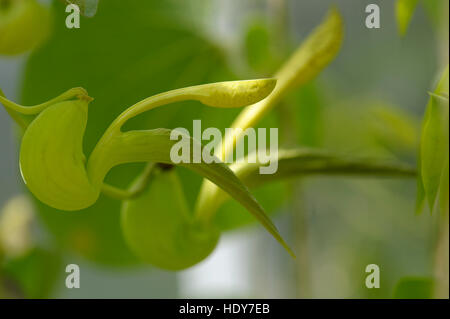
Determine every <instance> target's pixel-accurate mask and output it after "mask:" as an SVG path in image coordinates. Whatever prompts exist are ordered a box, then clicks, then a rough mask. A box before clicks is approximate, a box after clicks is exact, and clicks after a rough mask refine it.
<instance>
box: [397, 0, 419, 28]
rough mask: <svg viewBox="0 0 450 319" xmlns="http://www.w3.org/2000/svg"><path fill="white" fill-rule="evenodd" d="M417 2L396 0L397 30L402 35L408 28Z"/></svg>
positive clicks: (415, 0) (414, 0)
mask: <svg viewBox="0 0 450 319" xmlns="http://www.w3.org/2000/svg"><path fill="white" fill-rule="evenodd" d="M417 3H418V0H397V2H396V7H395V13H396V15H397V24H398V31H399V33H400V34H401V35H404V34H405V33H406V31H407V30H408V26H409V23H410V21H411V19H412V17H413V14H414V11H415V9H416V6H417Z"/></svg>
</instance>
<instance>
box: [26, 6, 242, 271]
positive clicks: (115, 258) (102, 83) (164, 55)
mask: <svg viewBox="0 0 450 319" xmlns="http://www.w3.org/2000/svg"><path fill="white" fill-rule="evenodd" d="M164 5H165V2H164V3H162V2H159V1H142V0H127V1H122V0H107V1H102V2H101V10H99V11H98V13H97V15H96V16H95V19H86V20H85V21H83V26H82V27H81V28H80V29H79V30H77V31H76V32H73V30H69V29H67V28H56V29H55V32H54V33H53V35H52V37H51V38H50V39H49V42H48V43H47V44H46V46H45V47H43V48H42V49H41V50H39V51H36V52H34V53H33V54H32V55H31V57H30V59H29V60H28V62H27V65H26V68H25V75H24V84H23V90H22V101H21V102H22V103H21V104H25V105H34V104H36V103H37V102H40V101H46V100H48V99H49V98H51V97H54V96H57V95H58V94H60V93H61V92H64V91H65V90H67V89H68V88H71V87H77V86H83V87H85V88H86V89H87V90H88V91H89V94H91V95H92V96H93V97H94V98H95V100H94V101H93V102H92V103H91V107H90V110H89V116H88V123H87V127H86V132H85V135H84V139H83V143H84V153H85V154H86V156H89V154H90V153H91V151H92V149H93V148H94V146H95V145H96V143H97V142H98V140H99V138H100V137H101V136H102V134H103V133H104V131H105V129H106V128H107V127H108V125H109V124H110V123H111V122H112V121H113V120H114V119H115V118H116V116H118V115H119V114H120V113H121V112H122V111H124V110H125V109H126V108H127V107H128V106H130V105H132V104H134V103H135V102H137V101H140V100H142V99H143V98H146V97H148V96H152V95H154V94H157V93H161V92H164V91H168V90H171V89H175V88H179V87H185V86H190V85H196V84H203V83H208V82H215V81H220V80H230V79H232V78H233V77H232V76H231V75H230V72H229V71H228V69H227V67H226V64H225V60H224V57H223V54H222V52H221V51H220V50H218V49H217V48H216V47H215V46H213V45H211V43H209V42H208V41H206V40H205V39H204V38H202V37H200V36H198V35H197V34H195V33H194V32H192V31H191V30H189V29H187V28H186V27H185V26H183V25H180V22H179V19H176V18H174V17H173V16H171V15H170V13H169V12H168V11H165V10H163V8H162V7H163V6H164ZM54 6H55V8H54V13H55V24H56V25H64V21H65V19H66V16H67V13H65V12H64V6H65V4H64V3H62V2H59V1H56V2H54ZM178 7H179V9H180V10H182V8H183V3H179V4H178ZM163 11H164V12H163ZM118 21H121V22H120V23H119V22H118ZM135 30H145V33H146V35H147V36H146V38H145V39H143V38H140V37H135V36H130V35H132V34H133V33H134V32H135ZM99 39H101V41H99ZM44 75H45V76H44ZM204 109H205V107H204V106H202V105H201V104H200V103H199V102H181V103H177V104H174V105H171V106H170V107H167V108H160V109H156V110H153V111H152V112H149V113H146V114H141V115H139V116H138V117H136V118H134V119H132V120H130V121H129V122H128V123H126V127H125V129H140V128H149V127H151V128H156V127H166V128H176V127H192V119H196V118H200V117H201V115H202V113H203V112H204ZM233 111H234V113H235V112H236V111H238V110H230V113H232V112H233ZM213 112H214V111H211V113H213ZM221 112H223V113H226V114H227V116H228V114H229V113H227V111H226V110H223V111H222V110H216V113H219V114H223V113H221ZM216 116H217V115H216ZM222 116H223V115H222ZM218 125H220V123H219V124H218ZM218 127H220V126H218ZM143 166H144V165H143V164H128V165H125V166H120V167H116V168H114V169H113V170H112V171H111V172H110V173H109V174H108V176H107V177H106V182H107V183H109V184H112V185H115V186H118V187H121V188H126V187H127V186H128V185H129V184H130V182H131V181H132V180H133V179H134V178H135V177H136V176H137V175H138V174H139V173H140V172H141V170H142V168H143ZM195 175H196V174H195ZM192 178H193V177H191V176H190V177H189V179H186V180H185V181H184V182H185V184H188V185H190V186H191V185H192ZM192 201H193V200H192ZM35 205H36V207H37V210H38V212H39V215H40V217H41V218H42V220H43V222H44V225H45V226H47V228H48V230H49V231H50V232H51V234H52V235H53V237H55V239H56V242H57V243H58V245H60V246H61V247H62V248H64V249H66V250H69V251H71V252H76V253H77V254H79V255H82V256H84V257H86V258H88V259H89V260H92V261H95V262H98V263H102V264H108V265H129V264H136V263H137V262H138V260H137V259H136V257H135V256H134V255H133V254H132V253H131V252H130V250H129V248H128V247H127V245H126V243H125V241H124V239H123V235H122V230H121V228H120V205H121V202H120V201H118V200H114V199H110V198H108V197H106V196H103V195H101V196H100V198H99V200H98V201H97V202H96V203H95V205H93V206H91V207H89V208H87V209H84V210H81V211H76V212H62V211H59V210H56V209H53V208H50V207H48V206H46V205H44V204H42V203H41V202H40V201H38V200H35ZM192 205H193V204H192Z"/></svg>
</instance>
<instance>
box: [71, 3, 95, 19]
mask: <svg viewBox="0 0 450 319" xmlns="http://www.w3.org/2000/svg"><path fill="white" fill-rule="evenodd" d="M65 1H66V2H67V3H71V4H76V5H77V6H78V7H79V8H80V13H81V14H82V15H84V16H86V17H93V16H94V15H95V14H96V13H97V7H98V0H65Z"/></svg>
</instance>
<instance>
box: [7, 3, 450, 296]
mask: <svg viewBox="0 0 450 319" xmlns="http://www.w3.org/2000/svg"><path fill="white" fill-rule="evenodd" d="M50 2H52V1H50ZM431 2H433V3H434V6H433V5H429V4H428V5H427V6H419V7H418V8H417V10H416V11H415V13H414V17H413V19H412V21H411V24H410V27H409V29H408V32H407V33H406V35H404V36H400V35H399V34H398V32H397V25H396V17H395V10H394V7H395V4H394V2H393V1H392V2H391V1H359V0H353V1H348V0H341V1H320V2H319V1H312V0H309V1H306V0H239V1H237V0H192V1H181V0H178V1H177V0H165V1H161V0H160V1H138V0H129V1H120V0H100V2H99V7H98V12H97V14H96V15H95V16H94V17H92V18H84V17H83V18H82V20H81V28H80V29H72V30H69V29H67V28H65V26H64V20H65V18H66V16H67V13H65V12H64V4H63V3H61V2H60V1H53V2H52V4H51V6H52V10H53V13H54V27H53V31H52V35H51V37H50V39H49V40H48V42H47V43H46V44H44V45H43V46H42V47H41V48H39V49H37V50H36V51H35V52H33V53H31V54H28V55H25V56H20V57H15V58H5V57H1V56H0V87H1V88H2V89H3V91H4V92H5V94H6V96H7V97H8V98H10V99H11V100H14V101H18V102H20V103H21V104H25V105H32V104H37V103H40V102H42V101H45V100H48V99H49V98H51V97H53V96H56V95H57V94H59V93H61V92H63V91H65V90H67V89H68V88H71V87H75V86H82V87H84V88H86V89H87V90H88V92H89V94H90V96H92V97H94V98H95V101H94V102H93V103H92V104H91V107H90V113H89V122H88V128H87V132H86V135H85V141H84V142H85V145H84V146H85V152H86V153H87V154H89V152H90V151H91V150H92V148H93V147H94V145H95V142H96V141H97V140H98V138H99V137H100V136H101V134H102V132H103V131H104V130H105V128H106V127H107V125H108V124H109V123H110V122H111V121H112V120H113V119H114V118H115V117H116V116H117V115H118V114H119V113H120V112H121V111H122V110H123V109H124V108H126V107H128V106H129V105H131V104H133V103H134V102H136V101H139V100H141V99H143V98H145V97H147V96H150V95H153V94H156V93H159V92H163V91H167V90H170V89H175V88H178V87H183V86H189V85H195V84H201V83H207V82H213V81H225V80H232V79H247V78H257V77H265V76H270V75H271V74H273V73H274V72H275V71H276V70H277V68H278V67H279V66H280V65H281V63H282V62H283V61H284V60H285V59H286V58H287V57H289V55H290V53H292V52H293V51H294V50H295V48H296V47H298V45H299V44H300V43H301V42H302V40H303V39H304V38H305V37H306V35H307V34H308V33H309V32H310V31H311V30H312V28H313V27H315V26H316V25H318V24H319V23H320V21H322V19H323V17H324V15H325V14H326V12H327V10H328V8H329V7H330V5H331V4H334V5H335V6H336V7H337V8H338V9H339V11H340V12H341V13H342V15H343V19H344V22H345V39H344V43H343V47H342V49H341V51H340V53H339V55H338V57H337V58H336V59H335V61H333V62H332V63H331V65H330V66H329V67H327V68H326V69H325V71H324V72H323V73H321V74H320V75H319V76H318V77H317V78H316V79H315V80H313V81H311V82H309V83H307V84H306V85H304V86H303V87H301V88H298V89H296V90H294V91H293V92H292V93H291V94H289V95H288V96H287V97H286V98H285V99H284V101H283V103H282V105H280V107H278V108H276V109H275V110H274V111H272V112H271V113H270V115H269V116H268V117H266V118H265V119H264V121H263V122H262V123H261V126H263V127H264V126H266V127H269V126H272V127H273V126H277V127H279V128H280V132H281V137H280V138H281V140H280V141H281V143H282V144H284V145H293V144H295V145H304V146H313V147H321V148H328V149H333V150H337V151H340V152H344V153H349V154H352V155H359V156H379V157H382V158H396V159H401V160H403V161H406V162H409V163H411V164H415V161H416V153H417V146H418V139H419V130H420V122H421V118H422V115H423V112H424V109H425V105H426V103H427V100H428V95H427V91H430V90H432V88H433V85H434V81H435V79H436V76H437V75H438V74H439V73H440V71H441V70H442V69H443V66H445V65H446V64H447V63H448V16H445V15H448V3H447V2H446V1H437V0H436V1H435V0H431V1H429V3H431ZM46 3H49V1H47V2H46ZM369 3H377V4H378V5H379V6H380V9H381V13H380V14H381V28H380V29H368V28H366V26H365V18H366V15H367V14H366V13H365V8H366V6H367V5H368V4H369ZM445 4H446V6H447V7H445ZM441 5H442V6H443V7H440V6H441ZM238 112H239V110H233V109H227V110H222V109H209V108H204V107H202V106H201V105H200V104H198V103H194V102H189V103H188V102H185V103H178V104H175V105H173V106H171V107H168V108H162V109H158V110H154V111H151V112H149V114H146V115H145V116H141V117H139V118H137V119H135V120H133V121H130V123H129V124H127V126H128V127H133V128H157V127H165V128H175V127H180V126H181V127H186V128H188V129H189V128H191V127H192V120H193V119H202V121H203V123H202V126H203V127H208V126H214V127H219V128H224V127H228V126H229V125H230V124H231V122H232V120H233V118H234V117H235V116H236V114H238ZM0 149H1V152H0V154H1V157H0V207H2V208H0V209H1V210H2V213H1V215H0V220H1V221H2V223H3V225H7V226H8V227H7V231H4V233H8V232H9V233H10V234H9V235H8V236H6V235H3V237H5V238H4V239H3V240H4V241H5V242H7V244H4V245H8V247H11V248H10V250H9V251H11V253H10V255H8V256H6V257H5V260H6V261H4V262H3V264H2V272H0V276H2V277H1V279H2V285H3V292H4V296H17V297H35V298H46V297H54V298H177V297H223V298H226V297H243V298H250V297H256V298H391V297H392V296H393V290H394V287H395V285H396V283H397V282H398V281H399V280H400V279H402V278H404V277H411V276H413V277H425V278H426V277H431V276H433V273H434V269H433V267H434V266H433V265H434V258H435V256H434V247H435V241H436V232H435V219H436V216H431V215H430V214H421V215H415V214H414V209H415V192H416V190H415V188H416V187H415V180H414V179H405V180H403V179H389V178H373V177H372V178H362V177H359V178H356V177H353V178H342V177H314V178H305V179H301V180H293V181H289V182H288V183H283V184H281V183H279V184H275V185H270V186H267V187H265V188H262V189H259V190H256V191H255V192H254V193H255V194H256V197H257V199H258V200H259V201H260V202H261V204H262V206H263V207H264V208H266V209H267V210H268V211H270V212H272V213H273V218H274V219H275V223H276V224H277V225H278V226H279V228H280V232H281V233H282V234H283V235H284V236H286V238H287V240H288V242H289V243H291V244H292V246H293V247H294V249H295V250H296V253H297V256H298V258H297V259H296V260H292V259H291V258H289V256H288V255H287V254H286V253H285V252H284V251H282V250H281V249H280V247H279V246H278V244H277V243H276V242H275V241H274V240H273V239H272V238H270V237H269V236H267V235H266V233H265V231H264V229H263V228H262V227H260V226H259V225H258V224H255V223H252V224H250V225H244V226H242V227H240V228H238V229H235V230H232V231H229V232H227V233H224V235H223V236H222V238H221V241H220V243H219V246H218V247H217V249H216V250H215V252H214V253H213V254H212V255H211V256H210V257H209V258H207V259H206V260H205V261H204V262H202V263H200V264H199V265H197V266H195V267H193V268H191V269H189V270H186V271H182V272H178V273H172V272H166V271H161V270H158V269H154V268H151V267H149V266H146V265H142V264H141V263H140V262H139V261H138V260H137V259H136V258H135V257H134V256H133V255H132V254H131V252H130V251H129V250H128V248H127V247H126V245H125V243H124V241H123V238H122V235H121V230H120V227H119V226H120V225H119V203H118V202H117V201H114V200H111V199H107V198H104V197H101V198H100V200H99V202H98V203H96V204H95V205H94V206H92V207H90V208H88V209H86V210H84V211H82V212H75V213H67V212H60V211H56V210H54V209H51V208H49V207H47V206H45V205H43V204H42V203H39V202H38V201H37V200H34V199H32V198H31V196H29V194H28V193H27V192H26V191H25V187H24V185H23V182H22V180H21V178H20V173H19V169H18V152H17V132H16V130H15V129H14V125H13V122H12V120H11V119H10V118H9V116H8V115H7V113H6V112H5V110H4V109H3V108H2V109H0ZM141 168H142V166H141V165H127V166H126V167H119V168H117V169H114V170H113V171H112V172H111V173H110V174H109V175H108V177H107V180H108V181H109V182H111V183H113V184H115V185H120V186H122V187H126V186H127V185H128V184H129V183H130V181H131V180H133V178H134V177H135V176H136V175H137V174H138V173H139V170H140V169H141ZM178 171H179V174H180V175H181V177H182V182H183V185H184V190H185V193H186V196H187V197H188V201H189V203H190V205H191V207H192V206H193V205H194V200H195V198H196V195H197V192H198V190H199V186H200V183H201V179H200V178H199V177H197V176H195V175H193V174H192V173H190V172H187V171H185V170H182V169H178ZM230 211H232V212H240V211H242V214H246V213H245V211H243V210H242V209H241V208H239V207H238V205H237V204H235V203H232V202H230V203H227V204H226V205H225V206H224V207H223V208H222V209H221V212H220V213H219V217H218V218H222V219H224V220H225V221H224V222H226V219H227V216H229V215H228V214H227V212H230ZM11 212H12V213H11ZM233 215H236V214H233ZM18 216H19V217H18ZM18 219H19V221H18ZM232 222H233V221H232ZM11 225H13V226H11ZM0 227H1V224H0ZM3 227H5V226H3ZM6 237H7V238H6ZM72 263H75V264H78V265H80V268H81V288H79V289H67V288H66V287H65V275H66V273H65V266H66V265H67V264H72ZM368 264H377V265H378V266H379V267H380V270H381V287H380V288H379V289H367V288H366V287H365V278H366V276H367V274H366V273H365V268H366V266H367V265H368ZM447 276H448V274H447ZM447 278H448V277H447ZM1 293H2V290H0V296H2V295H1Z"/></svg>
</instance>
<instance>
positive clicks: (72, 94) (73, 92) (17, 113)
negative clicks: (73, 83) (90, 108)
mask: <svg viewBox="0 0 450 319" xmlns="http://www.w3.org/2000/svg"><path fill="white" fill-rule="evenodd" d="M73 98H80V99H81V98H88V99H91V98H89V97H88V95H87V92H86V90H85V89H83V88H80V87H78V88H73V89H70V90H68V91H66V92H64V93H63V94H61V95H59V96H57V97H55V98H53V99H51V100H50V101H47V102H44V103H41V104H38V105H34V106H22V105H19V104H17V103H14V102H12V101H10V100H8V99H7V98H6V96H5V94H4V93H3V91H2V90H1V89H0V103H2V104H3V106H4V107H5V109H6V112H8V114H9V115H10V116H11V118H12V119H13V120H14V122H16V124H18V125H19V126H20V127H21V128H22V129H23V130H25V129H26V128H27V127H28V125H29V124H30V120H29V119H26V118H25V117H24V115H36V114H38V113H40V112H42V111H43V110H44V109H46V108H47V107H49V106H51V105H53V104H55V103H58V102H63V101H67V100H70V99H73Z"/></svg>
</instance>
